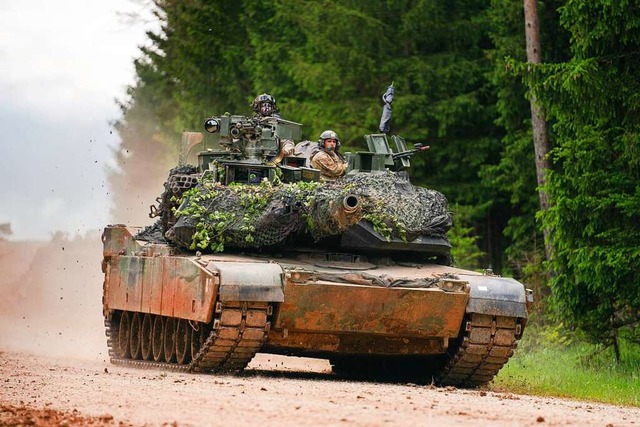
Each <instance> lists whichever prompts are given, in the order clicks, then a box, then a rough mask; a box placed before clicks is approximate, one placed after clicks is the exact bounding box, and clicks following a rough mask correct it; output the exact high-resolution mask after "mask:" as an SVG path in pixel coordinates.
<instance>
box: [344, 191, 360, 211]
mask: <svg viewBox="0 0 640 427" xmlns="http://www.w3.org/2000/svg"><path fill="white" fill-rule="evenodd" d="M342 207H344V211H345V212H346V213H353V212H355V211H357V210H358V208H359V207H360V198H359V197H358V196H356V195H355V194H349V195H347V196H345V198H344V199H342Z"/></svg>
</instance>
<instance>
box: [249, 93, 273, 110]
mask: <svg viewBox="0 0 640 427" xmlns="http://www.w3.org/2000/svg"><path fill="white" fill-rule="evenodd" d="M262 104H267V105H268V106H269V107H265V108H263V107H262ZM251 108H252V109H253V111H254V112H255V113H257V114H260V115H262V116H270V115H271V114H273V113H277V112H278V106H277V105H276V99H275V98H274V97H273V96H271V95H269V94H268V93H266V92H265V93H263V94H261V95H258V96H256V98H255V99H254V100H253V102H252V103H251Z"/></svg>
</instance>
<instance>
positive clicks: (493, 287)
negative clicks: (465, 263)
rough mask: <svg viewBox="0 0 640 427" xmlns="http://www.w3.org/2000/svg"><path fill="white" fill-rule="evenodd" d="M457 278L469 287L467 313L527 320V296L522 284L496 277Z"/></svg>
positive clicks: (468, 276)
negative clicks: (467, 283)
mask: <svg viewBox="0 0 640 427" xmlns="http://www.w3.org/2000/svg"><path fill="white" fill-rule="evenodd" d="M459 276H460V279H462V280H466V281H468V282H469V286H470V287H471V293H470V297H469V303H468V304H467V309H466V312H467V313H480V314H489V315H492V316H506V317H520V318H523V319H526V318H527V296H526V291H525V289H524V285H522V283H520V282H518V281H517V280H515V279H511V278H506V277H498V276H480V275H471V274H468V275H467V274H459Z"/></svg>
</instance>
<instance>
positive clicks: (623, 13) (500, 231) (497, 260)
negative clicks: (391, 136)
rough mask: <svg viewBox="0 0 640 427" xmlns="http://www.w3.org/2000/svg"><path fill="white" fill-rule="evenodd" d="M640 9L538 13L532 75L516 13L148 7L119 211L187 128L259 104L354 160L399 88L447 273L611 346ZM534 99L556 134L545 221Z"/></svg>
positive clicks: (117, 186) (623, 305)
mask: <svg viewBox="0 0 640 427" xmlns="http://www.w3.org/2000/svg"><path fill="white" fill-rule="evenodd" d="M638 6H639V5H637V4H636V2H635V1H626V0H620V1H613V0H593V1H589V2H583V1H577V0H575V1H573V0H549V1H545V2H544V3H540V4H539V8H540V24H541V28H540V33H541V44H542V54H543V62H544V64H543V65H540V66H532V65H530V64H529V65H527V64H525V62H526V55H525V41H524V21H523V6H522V3H521V2H514V1H511V0H394V1H389V0H368V1H359V0H343V1H337V0H323V1H316V2H306V1H302V0H274V1H271V2H263V1H258V0H235V1H226V0H225V1H216V2H213V1H205V0H181V1H178V0H154V1H153V8H154V11H155V15H156V17H157V18H158V20H159V21H160V23H161V30H160V31H158V32H156V33H149V34H148V37H149V43H148V45H147V46H146V47H144V48H142V49H141V55H140V57H139V59H137V60H136V62H135V65H136V71H137V80H136V83H135V85H133V86H132V87H130V88H129V90H128V93H127V94H126V97H124V98H123V100H122V105H121V107H122V114H123V115H122V118H121V119H120V120H119V121H118V123H117V127H118V130H119V132H120V135H121V137H122V146H121V149H120V150H119V151H118V152H117V153H116V156H117V158H118V160H119V164H120V165H121V170H118V171H115V170H114V171H113V172H112V174H111V183H112V188H113V190H114V193H115V198H116V200H118V207H119V211H118V212H122V208H123V206H125V205H127V204H129V205H130V206H131V208H130V209H129V210H130V211H133V210H136V209H139V205H140V203H142V202H141V201H140V200H138V199H136V198H135V197H132V195H133V194H145V193H149V194H154V193H155V194H159V193H160V190H161V185H162V182H163V181H164V178H165V176H166V173H167V171H168V169H169V168H170V167H171V166H173V165H174V164H175V159H176V158H177V147H178V144H179V141H180V134H181V132H182V131H183V130H200V128H201V126H202V119H203V118H204V117H207V116H210V115H214V114H222V113H224V112H227V111H229V112H232V113H235V114H247V115H248V114H249V113H250V108H249V104H250V102H251V100H252V99H253V98H254V97H255V96H256V95H257V94H259V93H262V92H269V93H271V94H272V95H274V96H275V97H276V99H277V101H278V105H279V107H280V110H281V113H282V115H283V117H284V118H286V119H289V120H294V121H298V122H301V123H303V124H304V135H303V136H304V137H305V138H307V139H312V140H315V139H316V138H317V136H318V135H319V134H320V132H321V131H322V130H324V129H327V128H331V129H334V130H335V131H337V132H338V134H339V135H340V136H341V138H342V140H343V142H344V144H345V145H346V149H358V148H360V149H362V148H364V147H365V145H364V140H363V138H362V136H363V135H364V134H365V133H372V132H376V131H377V124H378V121H379V118H380V112H381V105H382V104H381V100H380V96H381V94H382V93H383V92H384V90H385V89H386V87H387V86H388V85H389V84H390V83H391V82H394V85H395V87H396V96H395V99H394V104H393V110H394V116H393V121H392V129H391V133H397V134H401V135H403V136H404V137H405V138H407V140H408V141H411V142H423V143H427V144H429V145H430V146H431V150H430V151H429V152H428V154H427V155H426V156H423V157H420V158H418V157H414V158H413V160H412V165H413V167H412V176H413V180H414V182H416V183H417V184H421V185H425V186H428V187H433V188H437V189H439V190H440V191H442V192H443V193H444V194H445V195H447V197H448V199H449V201H450V203H451V208H452V210H454V213H455V223H456V227H454V230H453V231H452V233H451V235H450V237H451V240H452V243H453V244H454V245H456V253H455V255H456V258H457V260H458V264H459V265H461V266H464V267H468V268H486V267H492V268H493V269H494V271H496V272H498V273H501V274H513V275H515V276H516V277H518V278H519V279H521V280H523V281H525V282H526V283H527V284H528V285H530V286H532V287H534V289H535V291H536V294H537V295H538V301H539V302H538V312H537V314H538V321H539V322H541V323H543V322H544V321H545V320H546V319H548V318H551V317H550V316H555V317H553V318H554V319H558V318H561V319H562V320H563V321H564V323H565V324H566V325H567V326H569V327H580V328H582V329H584V330H587V331H589V333H590V334H591V336H592V337H593V338H594V339H596V340H597V341H599V342H603V343H606V344H614V345H615V344H616V342H617V339H618V337H619V333H620V332H621V333H622V334H623V336H624V337H626V338H629V339H635V338H637V337H638V321H639V318H640V309H639V307H640V277H639V276H640V273H639V268H638V265H639V263H638V261H639V258H640V249H638V247H639V246H640V245H639V244H640V231H639V228H638V225H637V224H638V223H640V221H639V219H640V218H639V216H640V187H639V186H638V182H639V178H640V176H639V175H640V172H639V170H640V168H639V160H640V145H639V141H638V124H639V120H640V118H639V117H640V115H638V111H637V109H638V107H639V105H640V95H639V93H640V91H639V90H638V89H640V88H638V85H640V79H639V77H640V75H638V73H639V72H638V71H637V70H638V69H640V68H639V67H638V65H640V58H639V54H640V16H639V14H640V7H638ZM531 94H536V96H537V98H538V99H539V100H540V101H541V103H542V105H543V106H544V107H545V111H546V112H547V119H548V121H549V124H550V128H551V134H550V140H551V147H552V160H553V166H552V170H551V171H549V175H548V177H549V184H548V188H547V191H548V193H549V194H550V198H551V199H550V200H551V205H552V208H551V209H550V210H549V211H548V212H546V213H542V212H540V207H539V202H538V194H537V189H536V178H535V172H536V171H535V164H534V158H533V145H532V138H531V129H530V128H531V123H530V105H529V101H528V98H529V96H530V95H531ZM132 186H135V190H134V191H132ZM145 186H146V188H145ZM150 202H152V200H145V201H144V204H145V205H148V204H149V203H150ZM536 218H538V220H536ZM541 219H542V220H541ZM543 227H547V228H548V229H549V230H551V231H552V236H553V237H552V245H553V256H552V259H551V260H545V255H544V245H543V238H542V232H541V230H542V228H543ZM547 261H548V262H547ZM551 272H553V273H554V274H551Z"/></svg>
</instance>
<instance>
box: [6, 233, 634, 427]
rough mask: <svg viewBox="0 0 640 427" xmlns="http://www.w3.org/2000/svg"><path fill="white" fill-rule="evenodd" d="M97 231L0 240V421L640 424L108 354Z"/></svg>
mask: <svg viewBox="0 0 640 427" xmlns="http://www.w3.org/2000/svg"><path fill="white" fill-rule="evenodd" d="M100 252H101V247H100V239H99V235H98V236H87V237H86V238H84V239H76V240H74V241H65V240H64V239H62V240H57V241H56V240H53V241H52V242H49V243H46V244H45V243H30V244H9V243H6V242H5V243H4V244H2V243H1V242H0V426H4V425H43V426H58V425H68V426H84V425H134V426H142V425H150V426H156V425H174V424H175V425H179V426H189V425H193V426H208V425H211V426H217V425H224V426H226V427H235V425H242V426H244V425H247V426H275V425H277V426H279V427H282V426H293V425H295V426H298V425H338V426H343V425H344V426H381V425H438V426H440V425H469V426H470V425H473V426H478V425H480V426H483V425H484V426H514V425H516V426H528V425H554V426H555V425H562V426H585V425H593V426H608V425H611V426H640V408H621V407H614V406H608V405H601V404H593V403H585V402H575V401H569V400H561V399H547V398H539V397H532V396H516V395H513V394H509V393H495V392H492V391H486V390H473V391H465V390H456V389H451V388H441V389H438V388H434V387H430V386H418V385H413V384H385V383H376V382H357V381H345V380H340V379H338V378H336V377H334V376H333V375H332V374H331V373H330V367H329V364H328V363H327V362H326V361H323V360H314V359H301V358H286V357H282V356H273V355H267V354H259V355H257V356H256V358H255V359H254V360H253V361H252V362H251V364H250V365H249V368H248V370H246V371H245V372H244V373H243V374H242V375H240V376H235V377H234V376H216V375H203V374H185V373H175V372H163V371H160V370H155V371H152V370H137V369H132V368H125V367H119V366H115V365H111V364H110V363H109V362H108V360H107V347H106V337H105V335H104V326H103V324H102V323H103V322H102V306H101V302H100V299H101V294H102V274H101V273H100V259H101V253H100Z"/></svg>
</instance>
